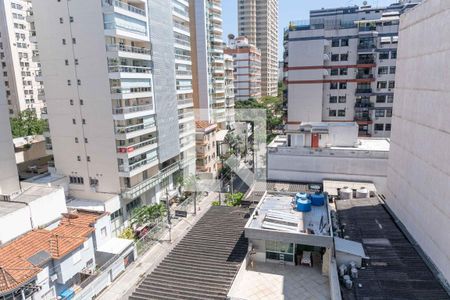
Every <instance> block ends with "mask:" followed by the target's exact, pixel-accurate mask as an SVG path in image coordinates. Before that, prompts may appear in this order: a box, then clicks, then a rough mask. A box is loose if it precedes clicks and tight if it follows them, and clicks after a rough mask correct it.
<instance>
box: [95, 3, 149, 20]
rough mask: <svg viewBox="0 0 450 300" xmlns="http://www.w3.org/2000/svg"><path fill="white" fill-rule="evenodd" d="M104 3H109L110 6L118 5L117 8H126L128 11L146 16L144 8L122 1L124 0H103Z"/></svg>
mask: <svg viewBox="0 0 450 300" xmlns="http://www.w3.org/2000/svg"><path fill="white" fill-rule="evenodd" d="M103 3H104V4H105V5H109V6H112V7H117V8H120V9H123V10H126V11H128V12H130V13H133V14H138V15H140V16H144V17H145V16H146V13H145V10H143V9H141V8H139V7H136V6H134V5H131V4H128V3H126V2H122V1H119V0H103Z"/></svg>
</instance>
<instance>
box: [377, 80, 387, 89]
mask: <svg viewBox="0 0 450 300" xmlns="http://www.w3.org/2000/svg"><path fill="white" fill-rule="evenodd" d="M386 87H387V82H386V81H378V83H377V88H378V89H385V88H386Z"/></svg>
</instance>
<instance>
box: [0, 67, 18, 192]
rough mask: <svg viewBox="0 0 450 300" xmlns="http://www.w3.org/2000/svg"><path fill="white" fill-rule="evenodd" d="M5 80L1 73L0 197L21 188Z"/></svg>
mask: <svg viewBox="0 0 450 300" xmlns="http://www.w3.org/2000/svg"><path fill="white" fill-rule="evenodd" d="M3 81H4V78H3V76H2V74H0V170H1V172H0V198H3V197H5V196H6V197H9V196H10V195H11V194H13V193H16V192H19V190H20V186H19V175H18V174H17V166H16V157H15V154H14V144H13V139H12V135H11V127H10V124H9V116H8V104H7V102H6V93H5V86H4V84H3Z"/></svg>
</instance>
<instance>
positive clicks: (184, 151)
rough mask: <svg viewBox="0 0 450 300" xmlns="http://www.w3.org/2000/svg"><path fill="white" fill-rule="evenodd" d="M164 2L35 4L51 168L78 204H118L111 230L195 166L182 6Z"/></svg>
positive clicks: (184, 9) (185, 18) (186, 23)
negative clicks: (66, 181)
mask: <svg viewBox="0 0 450 300" xmlns="http://www.w3.org/2000/svg"><path fill="white" fill-rule="evenodd" d="M170 4H171V5H167V1H164V0H155V1H111V0H103V1H89V2H86V3H85V2H83V3H81V2H77V1H67V0H64V1H59V2H56V3H53V2H52V3H50V2H48V1H45V0H38V1H35V2H34V3H33V5H34V21H35V25H36V33H37V39H38V42H39V47H40V48H39V56H40V61H41V64H42V71H43V78H44V82H45V83H46V99H47V104H48V120H49V129H50V136H51V140H50V139H49V140H48V142H51V152H52V154H53V156H54V164H55V168H54V170H53V171H54V172H55V173H56V174H61V175H65V176H67V177H68V178H69V182H70V190H71V191H73V192H74V193H77V194H82V195H83V197H84V198H87V199H89V198H92V199H104V198H108V199H119V201H120V203H119V205H113V206H111V207H114V209H115V210H114V211H110V210H108V211H109V212H110V213H111V217H112V219H117V224H118V225H120V224H122V223H123V222H124V221H125V220H127V219H128V217H129V216H130V213H131V211H132V210H133V209H134V208H135V207H137V206H139V205H141V204H145V203H152V202H158V201H159V199H160V198H161V195H162V194H163V193H165V190H166V189H167V188H169V189H174V187H173V185H174V180H173V178H174V176H176V174H175V173H179V172H188V171H189V170H190V171H191V172H193V170H194V168H195V165H194V163H195V157H194V154H193V151H194V149H195V136H194V134H195V131H194V121H193V120H194V116H193V111H192V104H191V99H192V87H191V76H190V63H189V61H188V57H189V55H190V47H189V39H188V35H189V33H188V32H187V28H189V16H188V3H187V2H186V1H182V0H173V1H171V2H170ZM48 11H52V12H53V15H54V16H56V17H55V18H49V17H48ZM150 32H151V34H150ZM89 194H91V196H90V195H89ZM104 195H111V196H110V197H109V196H108V197H106V196H104ZM114 195H119V196H120V197H115V196H114Z"/></svg>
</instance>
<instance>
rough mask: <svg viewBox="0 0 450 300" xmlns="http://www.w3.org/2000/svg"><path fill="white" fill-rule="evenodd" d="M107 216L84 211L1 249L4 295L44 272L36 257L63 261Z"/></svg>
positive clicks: (0, 283)
mask: <svg viewBox="0 0 450 300" xmlns="http://www.w3.org/2000/svg"><path fill="white" fill-rule="evenodd" d="M103 215H104V214H103V213H93V212H81V211H78V212H75V213H72V214H65V216H64V217H63V218H62V219H61V221H60V224H59V225H58V227H56V228H55V229H52V230H46V229H36V230H33V231H30V232H28V233H26V234H24V235H22V236H21V237H19V238H17V239H15V240H13V241H11V242H9V243H7V244H6V245H4V246H3V247H1V248H0V295H2V294H3V293H7V292H10V291H13V290H14V289H16V288H18V287H20V286H21V285H23V284H25V283H27V282H28V281H30V280H32V279H33V278H34V277H35V276H36V274H38V273H39V272H40V271H41V265H33V263H31V262H30V261H32V259H31V258H32V257H33V256H36V255H39V254H41V255H42V257H43V258H46V257H48V258H50V257H51V258H54V259H60V258H62V257H64V256H65V255H67V254H69V253H70V252H72V251H73V250H75V249H76V248H77V247H79V246H80V245H82V244H83V243H84V242H85V241H86V240H87V237H88V236H90V234H91V233H92V232H93V231H94V228H93V226H92V225H93V224H94V223H95V222H96V220H98V219H99V218H100V217H102V216H103ZM45 254H47V256H46V255H45ZM43 262H46V260H44V261H42V263H43ZM42 263H41V264H42Z"/></svg>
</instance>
